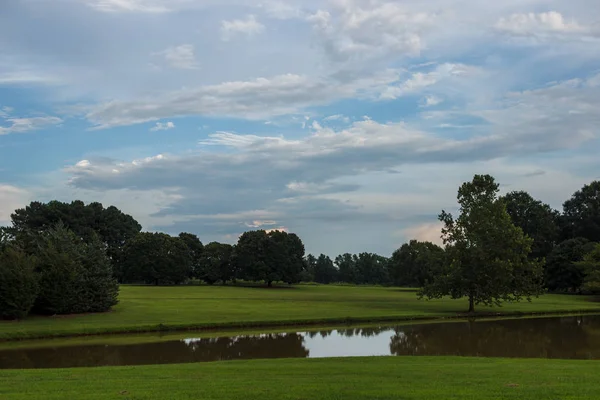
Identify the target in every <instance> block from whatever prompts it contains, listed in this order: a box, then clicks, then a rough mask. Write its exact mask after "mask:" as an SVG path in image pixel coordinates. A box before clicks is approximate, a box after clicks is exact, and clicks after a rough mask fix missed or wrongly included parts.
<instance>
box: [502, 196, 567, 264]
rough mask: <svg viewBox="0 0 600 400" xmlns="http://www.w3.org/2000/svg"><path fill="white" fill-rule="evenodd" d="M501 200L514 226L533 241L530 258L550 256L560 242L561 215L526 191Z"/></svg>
mask: <svg viewBox="0 0 600 400" xmlns="http://www.w3.org/2000/svg"><path fill="white" fill-rule="evenodd" d="M501 199H502V201H503V202H504V203H505V204H506V211H507V212H508V215H510V217H511V220H512V222H513V224H515V225H516V226H518V227H519V228H521V229H522V230H523V232H524V233H525V234H526V235H527V236H529V237H530V238H532V239H533V244H532V245H531V253H530V257H531V258H544V257H546V256H548V254H550V252H551V251H552V249H553V248H554V246H555V245H556V243H557V242H558V240H559V236H560V229H559V224H558V221H559V218H560V213H559V212H558V211H556V210H554V209H552V207H550V206H549V205H548V204H545V203H542V202H541V201H539V200H535V199H534V198H533V197H531V195H529V193H527V192H524V191H518V192H510V193H508V194H506V195H505V196H503V197H501Z"/></svg>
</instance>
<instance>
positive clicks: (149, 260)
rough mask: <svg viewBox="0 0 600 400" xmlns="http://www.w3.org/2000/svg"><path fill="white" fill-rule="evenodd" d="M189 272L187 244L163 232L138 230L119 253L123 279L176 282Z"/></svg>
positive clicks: (189, 261)
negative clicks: (121, 254)
mask: <svg viewBox="0 0 600 400" xmlns="http://www.w3.org/2000/svg"><path fill="white" fill-rule="evenodd" d="M191 272H192V259H191V256H190V251H189V248H188V246H187V245H186V244H185V242H184V241H183V240H181V239H180V238H178V237H173V236H169V235H167V234H166V233H151V232H141V233H138V235H137V236H136V237H135V238H133V239H132V240H130V241H129V242H128V243H127V245H126V246H125V249H124V252H123V279H124V280H125V282H129V283H134V282H143V283H149V284H154V285H178V284H180V283H183V282H184V281H185V280H186V279H188V278H189V277H190V275H191Z"/></svg>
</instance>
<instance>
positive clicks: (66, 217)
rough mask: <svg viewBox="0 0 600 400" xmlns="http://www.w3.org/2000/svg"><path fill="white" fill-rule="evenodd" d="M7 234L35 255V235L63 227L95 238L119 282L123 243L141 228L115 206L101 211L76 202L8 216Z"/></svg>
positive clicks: (33, 207)
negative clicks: (98, 238)
mask: <svg viewBox="0 0 600 400" xmlns="http://www.w3.org/2000/svg"><path fill="white" fill-rule="evenodd" d="M11 220H12V226H11V227H9V229H8V230H9V233H10V234H11V235H12V236H14V237H15V238H16V239H17V240H18V241H19V242H20V244H21V246H22V247H23V248H24V249H25V251H27V252H28V253H32V252H34V251H35V247H36V246H37V239H36V237H37V235H39V234H40V233H42V232H44V231H46V230H48V229H49V228H51V227H53V226H55V225H56V224H58V223H62V224H64V225H65V227H66V228H68V229H69V230H71V231H72V232H73V233H74V234H75V235H76V236H77V237H79V238H81V239H83V240H91V238H92V237H93V236H94V235H98V236H99V237H100V240H101V241H102V242H103V243H104V245H105V246H106V254H107V256H108V258H109V260H110V262H111V263H112V265H113V269H114V273H115V275H116V276H117V277H118V278H120V277H121V273H120V267H119V261H120V259H121V255H122V251H123V247H124V246H125V243H126V242H127V241H128V240H130V239H132V238H133V237H134V236H135V235H136V234H137V233H138V232H139V231H140V230H141V229H142V227H141V225H140V224H139V223H138V222H137V221H136V220H135V219H134V218H133V217H131V216H130V215H127V214H124V213H123V212H121V211H120V210H119V209H117V208H116V207H114V206H110V207H108V208H104V207H103V206H102V204H100V203H90V204H88V205H85V203H83V202H82V201H79V200H76V201H73V202H71V203H63V202H59V201H50V202H49V203H41V202H37V201H34V202H32V203H30V204H29V205H28V206H27V207H25V208H21V209H18V210H16V211H15V212H14V213H13V214H12V215H11Z"/></svg>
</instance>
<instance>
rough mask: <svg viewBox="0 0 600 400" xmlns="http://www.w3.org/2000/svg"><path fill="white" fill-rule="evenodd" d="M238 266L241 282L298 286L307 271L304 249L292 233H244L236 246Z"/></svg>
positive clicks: (262, 231) (259, 231)
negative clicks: (305, 269) (281, 283)
mask: <svg viewBox="0 0 600 400" xmlns="http://www.w3.org/2000/svg"><path fill="white" fill-rule="evenodd" d="M235 253H236V256H235V263H236V266H237V268H239V270H240V273H241V275H242V278H244V279H246V280H250V281H264V282H266V283H267V284H268V285H269V286H271V284H272V283H273V282H276V281H282V282H286V283H296V282H299V280H300V274H301V272H302V270H303V268H304V260H303V258H304V245H303V244H302V241H301V240H300V238H299V237H298V236H297V235H295V234H293V233H290V234H288V233H286V232H282V231H271V232H268V233H267V232H266V231H264V230H258V231H250V232H245V233H244V234H242V236H240V238H239V240H238V244H237V246H236V252H235Z"/></svg>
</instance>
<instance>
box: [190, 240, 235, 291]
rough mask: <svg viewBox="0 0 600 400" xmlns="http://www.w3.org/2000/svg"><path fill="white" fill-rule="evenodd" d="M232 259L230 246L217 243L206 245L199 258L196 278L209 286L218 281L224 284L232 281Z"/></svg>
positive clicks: (233, 270)
mask: <svg viewBox="0 0 600 400" xmlns="http://www.w3.org/2000/svg"><path fill="white" fill-rule="evenodd" d="M232 257H233V246H232V245H230V244H223V243H218V242H211V243H209V244H207V245H206V246H204V252H203V253H202V256H201V257H200V264H199V269H198V275H197V277H198V278H199V279H202V280H203V281H205V282H206V283H208V284H210V285H212V284H213V283H215V282H218V281H222V282H223V283H225V282H227V281H230V280H234V279H235V278H236V271H235V268H234V263H233V262H232Z"/></svg>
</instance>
